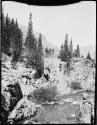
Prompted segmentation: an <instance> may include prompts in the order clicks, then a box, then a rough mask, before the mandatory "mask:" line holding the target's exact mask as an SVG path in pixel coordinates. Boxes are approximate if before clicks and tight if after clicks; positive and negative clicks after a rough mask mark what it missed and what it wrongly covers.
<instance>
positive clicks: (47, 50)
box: [45, 48, 54, 57]
mask: <svg viewBox="0 0 97 125" xmlns="http://www.w3.org/2000/svg"><path fill="white" fill-rule="evenodd" d="M52 55H54V49H51V48H50V49H48V48H46V49H45V56H46V57H49V56H52Z"/></svg>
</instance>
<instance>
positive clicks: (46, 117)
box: [19, 95, 82, 124]
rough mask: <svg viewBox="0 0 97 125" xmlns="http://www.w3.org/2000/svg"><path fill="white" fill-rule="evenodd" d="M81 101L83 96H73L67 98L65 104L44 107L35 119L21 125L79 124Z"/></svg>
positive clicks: (29, 119) (22, 122) (38, 109)
mask: <svg viewBox="0 0 97 125" xmlns="http://www.w3.org/2000/svg"><path fill="white" fill-rule="evenodd" d="M81 99H82V96H81V95H74V96H73V95H72V96H69V97H65V98H64V103H63V104H54V105H50V104H48V105H47V104H46V105H43V106H42V107H39V108H37V113H36V115H35V116H34V117H30V118H27V119H25V120H24V121H21V122H19V123H21V124H31V123H35V124H36V123H40V124H47V123H48V124H50V123H54V124H58V123H60V124H66V123H67V124H69V123H79V122H78V121H77V113H78V110H79V103H80V101H81ZM71 100H72V101H71ZM74 102H75V103H74ZM33 121H34V122H33Z"/></svg>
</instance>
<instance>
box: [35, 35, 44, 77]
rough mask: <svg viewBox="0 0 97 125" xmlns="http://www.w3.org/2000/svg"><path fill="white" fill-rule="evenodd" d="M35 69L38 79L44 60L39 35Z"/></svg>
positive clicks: (42, 69) (41, 72) (40, 36)
mask: <svg viewBox="0 0 97 125" xmlns="http://www.w3.org/2000/svg"><path fill="white" fill-rule="evenodd" d="M36 69H37V72H38V75H39V77H41V76H42V74H43V71H44V58H43V48H42V35H41V34H40V35H39V40H38V46H37V56H36Z"/></svg>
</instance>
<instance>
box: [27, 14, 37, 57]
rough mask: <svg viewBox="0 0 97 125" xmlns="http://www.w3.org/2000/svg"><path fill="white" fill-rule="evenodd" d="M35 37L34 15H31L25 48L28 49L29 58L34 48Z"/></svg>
mask: <svg viewBox="0 0 97 125" xmlns="http://www.w3.org/2000/svg"><path fill="white" fill-rule="evenodd" d="M34 41H35V37H34V34H33V26H32V13H30V17H29V23H28V32H27V37H26V41H25V46H26V48H27V56H28V55H29V54H30V53H31V50H32V49H33V48H34Z"/></svg>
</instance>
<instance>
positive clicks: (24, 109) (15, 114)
mask: <svg viewBox="0 0 97 125" xmlns="http://www.w3.org/2000/svg"><path fill="white" fill-rule="evenodd" d="M35 113H36V106H35V104H34V103H33V102H31V101H29V100H28V99H27V98H25V97H24V98H23V99H21V100H20V101H19V102H18V103H17V105H16V106H15V107H14V110H13V111H12V112H11V113H10V114H9V117H8V121H14V122H18V121H20V120H23V119H24V118H26V117H30V116H33V115H35Z"/></svg>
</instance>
